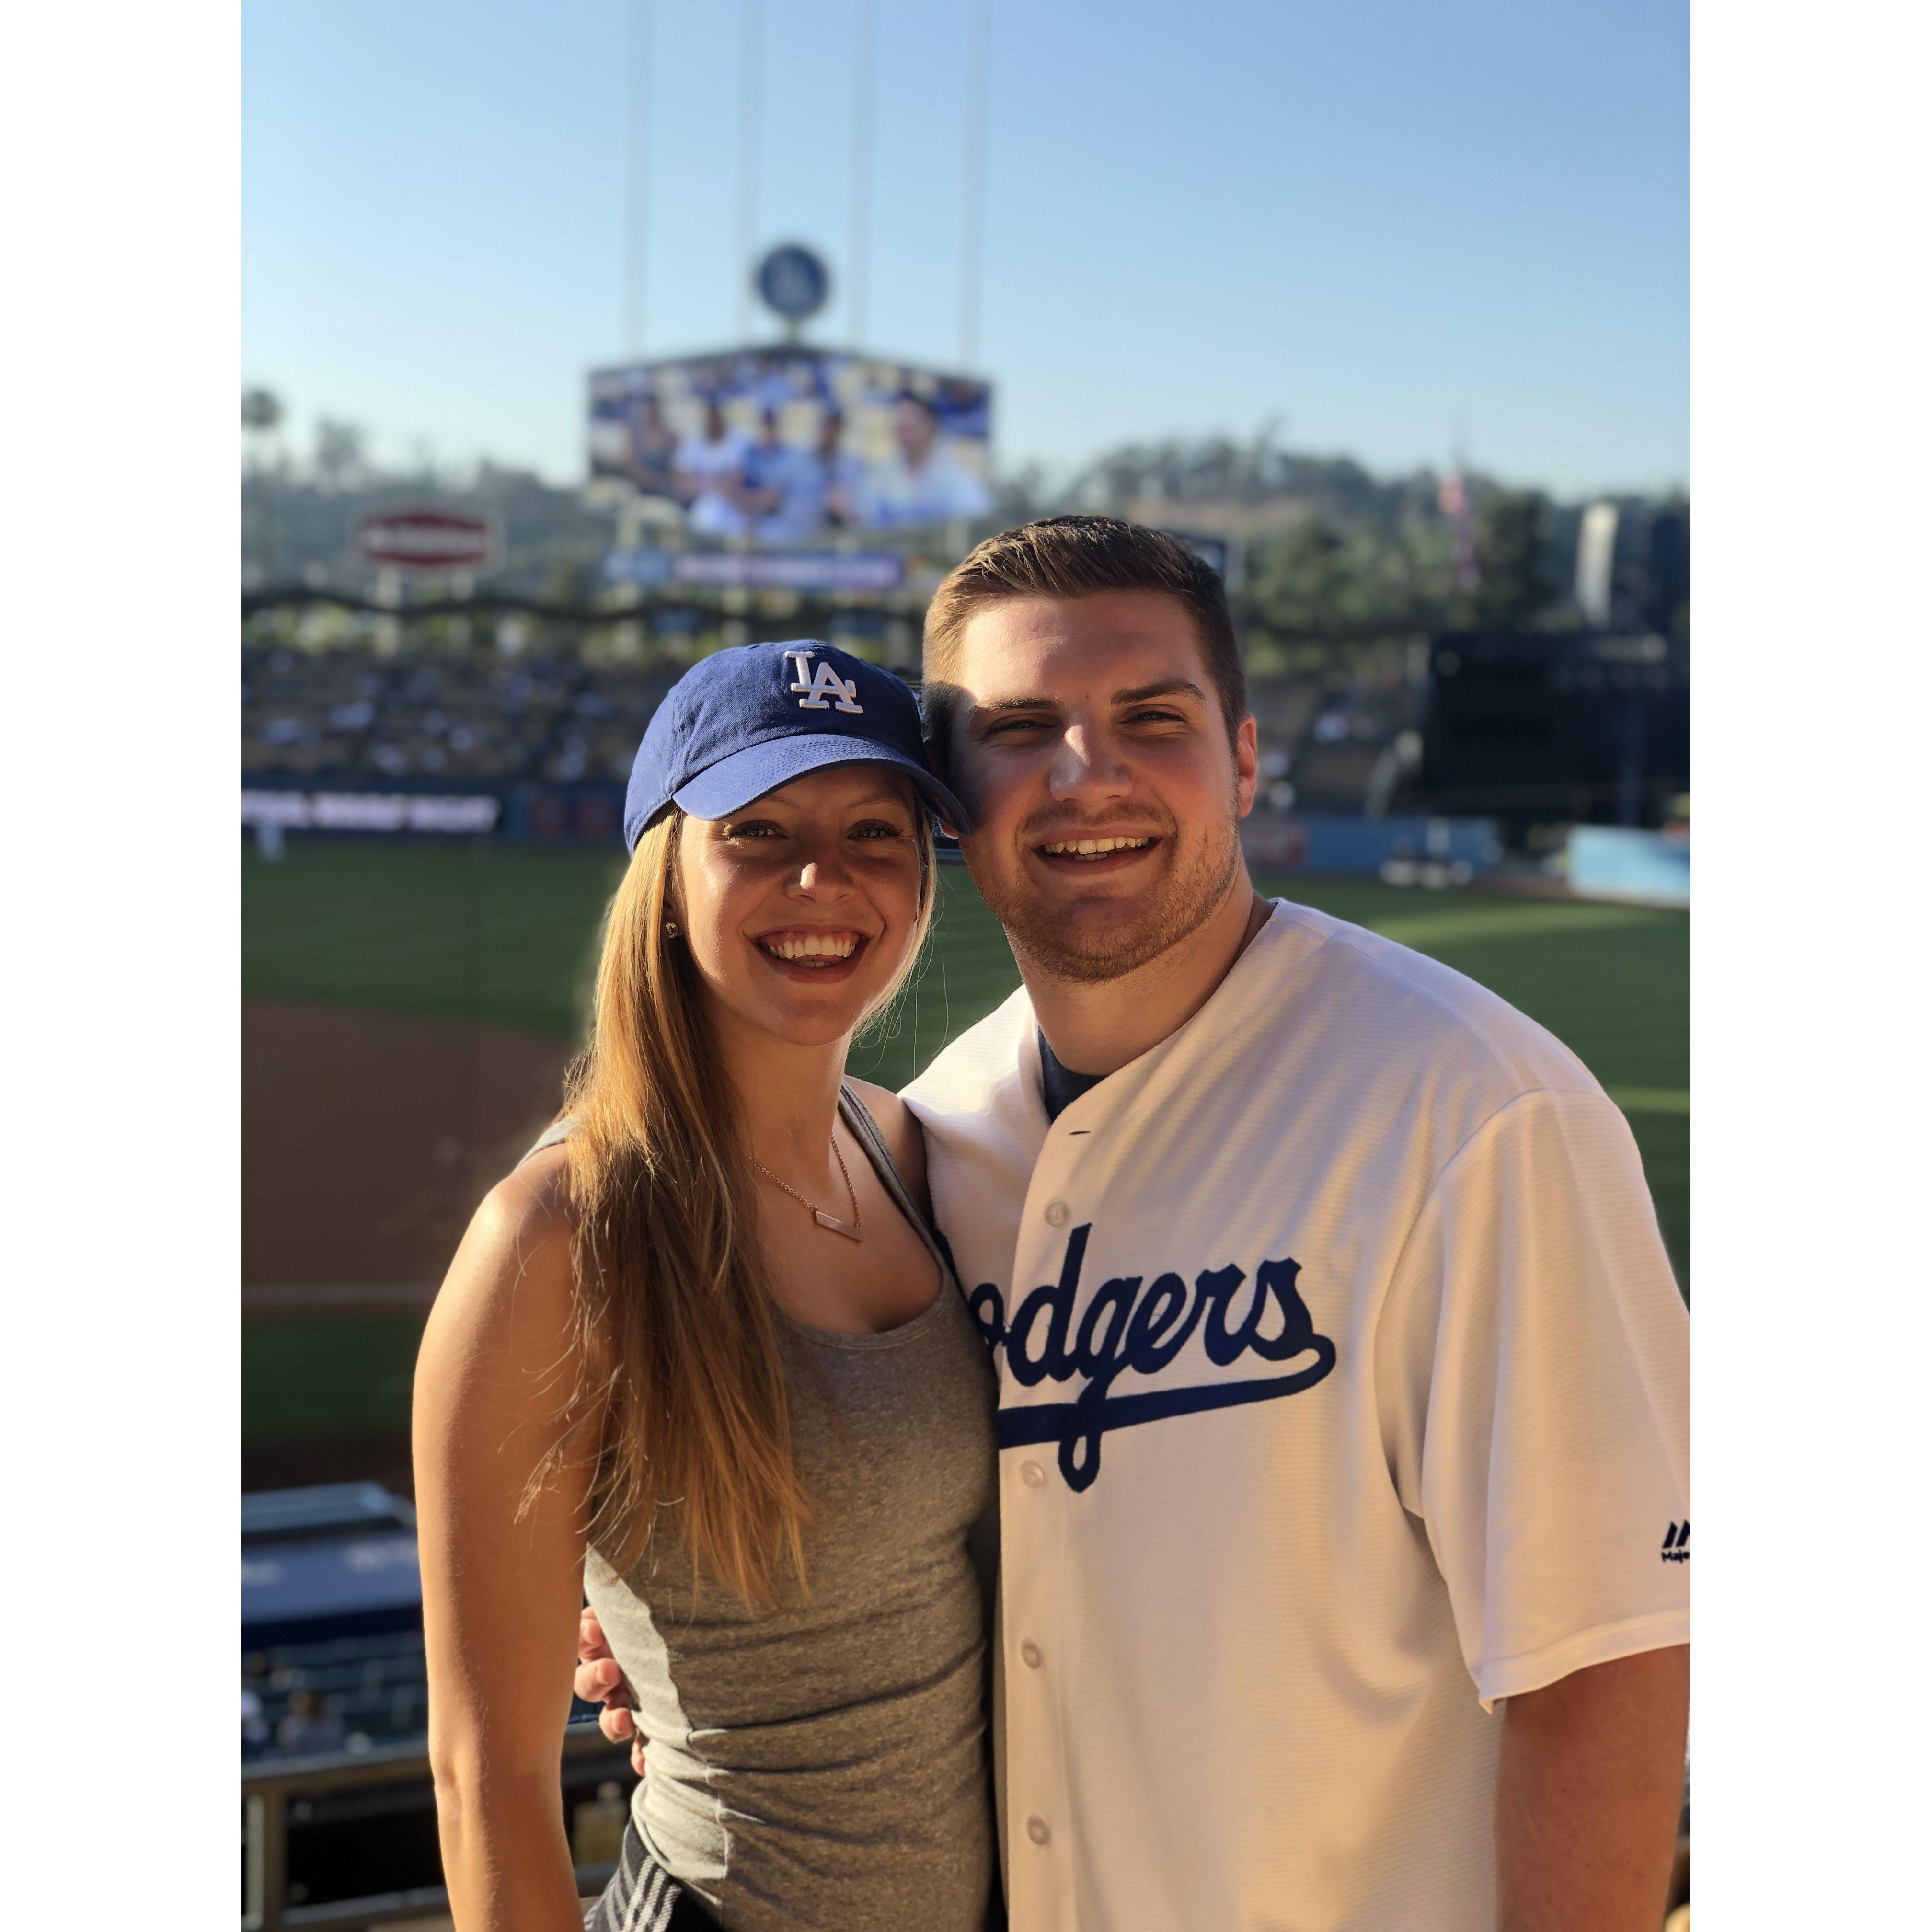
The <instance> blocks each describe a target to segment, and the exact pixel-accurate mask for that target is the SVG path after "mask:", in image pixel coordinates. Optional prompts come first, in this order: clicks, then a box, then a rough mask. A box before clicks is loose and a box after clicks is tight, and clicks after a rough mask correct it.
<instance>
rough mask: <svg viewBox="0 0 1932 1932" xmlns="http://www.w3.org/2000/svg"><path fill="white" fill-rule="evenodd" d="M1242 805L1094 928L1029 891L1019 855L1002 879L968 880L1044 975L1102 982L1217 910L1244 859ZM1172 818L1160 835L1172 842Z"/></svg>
mask: <svg viewBox="0 0 1932 1932" xmlns="http://www.w3.org/2000/svg"><path fill="white" fill-rule="evenodd" d="M1239 809H1240V807H1239V803H1238V801H1237V802H1235V811H1232V812H1231V813H1230V814H1229V817H1228V818H1227V819H1226V821H1225V822H1224V823H1223V826H1222V828H1221V834H1220V836H1219V837H1218V838H1211V839H1209V840H1208V841H1205V843H1204V844H1202V847H1201V848H1200V850H1199V853H1197V854H1196V856H1195V857H1194V859H1193V860H1192V861H1191V862H1189V863H1188V864H1187V866H1186V868H1185V869H1184V870H1181V871H1175V870H1172V869H1170V870H1169V872H1168V873H1167V874H1166V877H1164V878H1163V880H1161V882H1160V883H1159V884H1158V885H1157V886H1155V887H1154V889H1153V892H1152V894H1151V896H1150V897H1147V898H1142V899H1140V900H1138V901H1127V902H1125V903H1124V904H1122V906H1121V910H1120V913H1119V914H1118V916H1117V918H1116V919H1114V920H1113V921H1111V922H1109V923H1108V924H1107V925H1106V927H1105V929H1103V930H1102V931H1100V932H1094V933H1091V934H1088V935H1082V933H1081V932H1079V929H1078V928H1077V927H1076V926H1075V925H1074V924H1073V922H1072V921H1070V920H1068V919H1066V918H1064V916H1062V915H1060V914H1058V913H1055V912H1054V910H1052V908H1051V907H1049V906H1047V905H1046V904H1043V902H1042V901H1041V900H1040V898H1038V896H1037V895H1036V894H1035V893H1034V892H1033V890H1032V889H1031V886H1030V884H1029V883H1028V878H1027V874H1026V871H1025V861H1024V860H1022V861H1021V862H1020V864H1019V866H1018V867H1017V868H1016V870H1015V871H1014V873H1013V875H1012V880H1013V882H1012V883H1011V885H1009V884H1008V883H1007V880H1006V879H1004V878H1001V879H986V878H982V877H980V876H979V874H978V873H977V872H975V873H974V879H973V883H974V884H975V885H976V886H978V887H979V889H980V897H981V898H983V899H984V900H985V901H986V904H987V905H988V907H989V908H990V909H991V910H992V913H993V916H994V917H995V918H996V919H998V921H999V922H1000V923H1001V926H1004V927H1005V928H1006V932H1007V939H1008V941H1010V944H1012V947H1013V951H1014V952H1015V953H1016V954H1017V955H1019V956H1020V957H1021V958H1022V959H1025V960H1026V961H1027V962H1029V963H1030V964H1031V965H1034V966H1035V967H1037V968H1038V969H1039V970H1040V971H1041V972H1042V973H1043V974H1046V976H1047V977H1049V978H1050V979H1055V980H1070V981H1073V982H1074V983H1076V984H1079V985H1083V986H1099V985H1102V984H1103V983H1106V981H1108V980H1121V979H1124V978H1126V977H1127V975H1128V974H1130V973H1135V972H1138V971H1139V970H1140V968H1142V967H1143V966H1146V965H1150V964H1151V963H1152V962H1154V960H1157V959H1160V957H1161V956H1162V955H1163V953H1169V952H1171V951H1172V950H1173V949H1174V948H1175V947H1177V946H1178V945H1180V944H1181V943H1182V941H1184V940H1187V939H1188V938H1192V937H1193V935H1194V934H1195V933H1196V932H1199V931H1200V929H1202V926H1205V925H1206V924H1207V923H1208V921H1209V920H1210V919H1212V918H1213V917H1214V915H1215V913H1217V912H1218V911H1219V910H1220V908H1221V906H1222V904H1223V902H1224V901H1225V900H1226V898H1227V896H1228V892H1229V888H1230V887H1231V886H1232V885H1233V883H1234V882H1235V878H1236V877H1237V875H1238V874H1239V872H1240V870H1241V831H1240V820H1239V818H1238V817H1237V816H1236V815H1235V814H1236V813H1238V811H1239ZM1174 834H1175V827H1174V825H1173V823H1172V820H1170V821H1169V825H1168V827H1167V829H1166V832H1164V834H1163V841H1164V842H1165V843H1166V845H1167V847H1168V849H1169V850H1170V851H1173V850H1175V849H1176V844H1177V841H1176V840H1175V835H1174Z"/></svg>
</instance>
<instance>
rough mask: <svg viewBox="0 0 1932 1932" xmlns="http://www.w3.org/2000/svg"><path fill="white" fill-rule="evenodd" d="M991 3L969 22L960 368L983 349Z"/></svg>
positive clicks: (977, 2) (984, 2) (980, 3)
mask: <svg viewBox="0 0 1932 1932" xmlns="http://www.w3.org/2000/svg"><path fill="white" fill-rule="evenodd" d="M992 13H993V7H992V0H971V10H970V12H969V13H968V17H967V22H966V152H965V166H964V168H963V169H962V179H961V182H960V205H959V366H960V368H962V369H970V368H972V366H973V364H974V360H975V359H976V358H977V356H978V354H979V351H980V257H981V256H982V255H983V253H984V250H983V246H982V230H983V229H984V227H985V226H986V60H987V52H988V47H989V42H990V41H991V40H992Z"/></svg>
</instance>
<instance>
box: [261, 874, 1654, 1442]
mask: <svg viewBox="0 0 1932 1932" xmlns="http://www.w3.org/2000/svg"><path fill="white" fill-rule="evenodd" d="M621 868H622V861H621V859H619V858H616V857H612V856H584V855H582V854H577V853H533V852H517V851H509V850H500V849H496V848H493V847H488V846H485V845H480V844H479V845H476V846H466V847H437V846H429V845H416V846H384V845H380V844H373V843H372V844H314V845H311V844H302V843H300V842H296V843H293V844H291V845H290V847H289V850H288V853H287V856H286V858H285V859H284V860H283V861H282V862H281V863H280V864H279V865H267V864H265V863H263V862H262V860H261V859H259V858H258V857H257V856H256V855H255V854H254V853H253V852H252V851H248V852H247V853H246V854H245V859H244V891H243V900H242V905H243V918H242V983H243V990H244V993H245V997H247V998H250V999H260V1000H290V1001H316V1002H319V1003H322V1004H335V1005H341V1006H348V1007H359V1008H363V1009H365V1010H374V1011H378V1012H386V1013H420V1014H422V1015H425V1016H430V1017H433V1018H437V1019H455V1020H472V1021H475V1022H478V1023H479V1024H481V1025H490V1026H499V1027H507V1028H515V1029H518V1030H520V1031H525V1032H529V1033H536V1034H546V1035H550V1036H553V1037H558V1038H562V1039H570V1038H574V1037H576V1035H577V1031H578V1030H579V1028H580V1024H581V1015H582V1012H583V998H584V992H585V989H586V986H587V984H588V980H589V968H590V963H591V960H592V955H593V953H594V950H595V943H596V936H597V928H598V918H599V916H600V914H601V911H602V909H603V906H604V901H605V900H606V899H607V897H608V896H609V894H610V889H611V887H612V886H613V884H614V883H615V881H616V877H617V876H618V874H619V871H620V870H621ZM941 876H942V880H943V884H944V895H943V898H942V900H941V907H940V911H939V916H938V921H937V922H936V926H935V936H934V941H933V944H932V947H931V948H930V949H929V953H928V955H927V957H926V959H925V961H924V962H923V963H922V966H921V968H919V973H918V975H917V977H916V980H915V981H914V983H913V986H912V987H911V989H910V991H909V992H908V993H907V995H906V996H905V997H904V999H903V1000H902V1001H901V1003H900V1006H899V1007H898V1010H897V1011H896V1012H895V1013H894V1014H893V1015H892V1016H891V1017H890V1019H889V1022H887V1023H886V1025H884V1026H883V1028H881V1029H880V1031H879V1033H878V1034H877V1036H876V1037H874V1038H873V1039H871V1040H868V1041H867V1042H865V1043H862V1045H861V1046H860V1047H859V1049H857V1050H856V1052H855V1054H854V1056H853V1072H854V1073H858V1074H859V1075H862V1076H864V1077H865V1078H866V1079H872V1080H877V1081H880V1082H883V1083H884V1084H886V1085H892V1086H897V1085H903V1084H904V1082H905V1081H907V1079H910V1078H911V1076H913V1073H916V1071H917V1070H919V1068H920V1067H923V1066H924V1065H925V1064H926V1062H927V1061H929V1060H930V1059H931V1058H932V1057H933V1055H935V1053H937V1052H938V1050H939V1049H940V1048H941V1046H944V1044H945V1043H946V1042H947V1040H950V1038H952V1037H953V1036H954V1035H956V1034H959V1033H960V1032H962V1031H964V1030H965V1028H967V1027H969V1026H971V1025H972V1024H973V1022H974V1021H976V1020H977V1019H980V1017H981V1016H983V1015H984V1014H986V1013H988V1012H989V1011H990V1010H992V1008H993V1007H995V1006H997V1005H998V1004H999V1002H1000V1001H1001V1000H1002V999H1004V998H1005V997H1006V996H1007V994H1008V993H1009V992H1011V991H1012V990H1013V988H1014V987H1015V986H1017V985H1018V984H1019V976H1018V974H1016V971H1015V970H1014V968H1013V956H1012V955H1011V953H1010V952H1009V951H1008V950H1007V944H1006V941H1005V939H1004V937H1003V936H1002V935H1001V932H1000V929H999V928H998V925H997V924H996V923H995V921H994V920H993V919H992V916H991V915H990V914H989V913H988V912H987V911H986V908H985V907H984V906H983V905H982V904H981V903H980V899H979V896H978V895H977V893H976V892H974V889H973V887H972V884H971V881H970V880H968V878H967V877H966V875H965V872H964V871H962V870H958V869H955V868H947V870H946V871H944V873H943V874H942V875H941ZM1257 883H1259V885H1260V886H1261V888H1262V890H1263V891H1264V892H1271V893H1275V894H1279V895H1281V896H1283V897H1286V898H1292V899H1296V900H1298V901H1301V903H1303V904H1307V905H1313V906H1318V907H1321V908H1322V910H1324V911H1325V912H1329V913H1333V914H1334V915H1335V916H1337V917H1338V918H1340V919H1349V920H1352V921H1353V922H1355V923H1357V924H1359V925H1362V926H1370V927H1373V929H1375V930H1376V931H1377V932H1382V933H1385V934H1386V935H1388V937H1389V938H1391V939H1396V940H1399V941H1401V942H1402V943H1403V944H1405V945H1408V946H1413V947H1416V948H1417V949H1418V950H1419V951H1421V952H1424V953H1429V954H1430V955H1432V956H1434V957H1436V958H1437V959H1441V960H1442V961H1444V962H1445V963H1446V964H1448V965H1451V966H1453V967H1454V968H1456V969H1457V971H1459V972H1463V973H1466V974H1469V976H1470V977H1471V978H1472V979H1475V980H1479V981H1481V983H1483V984H1484V986H1489V987H1490V988H1492V989H1493V990H1494V991H1496V992H1498V993H1499V994H1500V995H1502V997H1503V998H1505V999H1506V1000H1508V1001H1510V1002H1511V1004H1513V1005H1515V1006H1517V1007H1520V1008H1522V1010H1523V1011H1524V1012H1525V1013H1529V1015H1530V1016H1532V1018H1534V1019H1538V1020H1540V1021H1541V1022H1542V1023H1543V1024H1544V1025H1546V1026H1547V1027H1548V1028H1550V1030H1551V1031H1553V1033H1555V1034H1557V1035H1558V1037H1559V1038H1561V1039H1562V1040H1564V1041H1565V1043H1567V1044H1568V1046H1571V1048H1572V1049H1574V1051H1575V1052H1577V1054H1578V1055H1580V1057H1581V1058H1582V1059H1583V1061H1584V1062H1585V1063H1586V1064H1587V1065H1588V1066H1589V1067H1590V1069H1591V1070H1592V1072H1593V1073H1595V1074H1596V1076H1597V1077H1598V1079H1601V1081H1602V1082H1604V1085H1605V1086H1606V1087H1607V1088H1609V1089H1610V1091H1611V1093H1612V1094H1613V1097H1615V1098H1616V1100H1618V1102H1619V1104H1620V1105H1621V1106H1623V1108H1624V1109H1625V1112H1626V1113H1627V1114H1628V1116H1629V1118H1630V1121H1631V1127H1632V1129H1633V1130H1634V1132H1635V1133H1636V1136H1637V1144H1638V1145H1639V1147H1640V1148H1641V1149H1642V1151H1643V1160H1644V1166H1645V1171H1646V1173H1647V1174H1648V1175H1649V1180H1650V1185H1651V1190H1652V1195H1653V1196H1654V1197H1655V1200H1656V1203H1657V1209H1658V1220H1659V1222H1660V1223H1661V1226H1662V1227H1663V1229H1664V1238H1665V1240H1666V1241H1667V1244H1668V1245H1669V1247H1670V1251H1671V1255H1672V1257H1673V1261H1674V1262H1675V1263H1676V1268H1677V1271H1678V1276H1679V1280H1681V1281H1682V1282H1684V1283H1685V1284H1686V1286H1687V1289H1688V1283H1689V1280H1690V1233H1691V1199H1690V1193H1691V1190H1690V1178H1691V1175H1690V1167H1691V1158H1690V1156H1691V1103H1690V1068H1691V1043H1690V920H1689V919H1688V916H1685V915H1684V914H1682V913H1670V912H1661V911H1654V910H1648V909H1645V908H1640V907H1619V906H1601V905H1584V904H1570V903H1568V902H1565V901H1548V900H1540V899H1520V898H1505V897H1502V896H1500V895H1487V894H1483V893H1481V892H1459V893H1455V894H1440V895H1436V894H1425V893H1421V892H1412V891H1402V890H1399V889H1396V888H1394V887H1391V886H1384V885H1381V884H1379V883H1374V882H1372V881H1366V880H1327V879H1310V878H1292V879H1290V878H1285V877H1266V876H1264V877H1260V878H1259V879H1258V880H1257ZM419 1326H420V1324H419V1323H418V1322H416V1321H415V1320H414V1319H413V1318H410V1317H395V1318H387V1317H383V1318H359V1319H358V1320H357V1321H356V1322H355V1323H353V1324H344V1323H329V1322H314V1323H311V1322H307V1321H296V1320H294V1319H291V1318H287V1317H281V1316H277V1317H265V1318H263V1319H258V1320H254V1321H251V1322H248V1323H246V1324H245V1337H244V1356H243V1361H244V1406H245V1428H246V1430H247V1433H248V1436H249V1437H250V1439H251V1440H268V1439H284V1440H286V1439H290V1437H293V1436H300V1435H304V1434H308V1433H362V1432H374V1431H377V1430H381V1429H383V1428H395V1429H401V1428H403V1427H407V1415H408V1383H407V1364H408V1362H409V1361H410V1358H411V1356H412V1355H413V1348H414V1339H415V1335H416V1331H417V1329H418V1328H419ZM325 1330H326V1331H329V1332H328V1333H327V1334H323V1331H325ZM303 1331H310V1340H308V1342H305V1340H304V1339H303Z"/></svg>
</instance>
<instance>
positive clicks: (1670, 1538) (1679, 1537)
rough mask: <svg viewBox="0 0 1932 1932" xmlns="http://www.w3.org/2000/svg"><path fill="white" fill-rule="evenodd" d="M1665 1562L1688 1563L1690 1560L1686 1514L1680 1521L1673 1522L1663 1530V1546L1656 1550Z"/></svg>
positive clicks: (1689, 1528)
mask: <svg viewBox="0 0 1932 1932" xmlns="http://www.w3.org/2000/svg"><path fill="white" fill-rule="evenodd" d="M1658 1555H1659V1556H1661V1557H1662V1558H1663V1559H1664V1562H1667V1563H1688V1562H1690V1560H1691V1519H1690V1518H1689V1517H1688V1516H1687V1517H1685V1519H1684V1520H1683V1521H1682V1523H1673V1524H1672V1525H1671V1526H1670V1528H1669V1529H1667V1530H1666V1531H1665V1532H1664V1547H1663V1548H1662V1549H1661V1550H1659V1551H1658Z"/></svg>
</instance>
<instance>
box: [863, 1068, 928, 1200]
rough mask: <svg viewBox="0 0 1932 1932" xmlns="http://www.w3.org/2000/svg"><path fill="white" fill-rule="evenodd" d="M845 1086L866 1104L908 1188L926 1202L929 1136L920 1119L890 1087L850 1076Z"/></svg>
mask: <svg viewBox="0 0 1932 1932" xmlns="http://www.w3.org/2000/svg"><path fill="white" fill-rule="evenodd" d="M845 1084H846V1085H847V1086H848V1087H849V1088H851V1090H852V1091H853V1093H855V1094H857V1095H858V1097H859V1099H860V1100H862V1101H863V1102H864V1103H865V1111H866V1112H867V1113H868V1114H870V1115H871V1117H872V1118H873V1119H874V1121H877V1123H878V1127H879V1132H880V1134H881V1135H883V1136H884V1139H885V1143H886V1148H887V1151H889V1153H890V1154H891V1155H892V1165H893V1166H895V1167H896V1168H897V1169H898V1171H899V1173H900V1175H901V1178H903V1179H904V1182H905V1184H906V1185H907V1187H909V1188H910V1189H911V1190H912V1192H913V1197H914V1198H915V1199H919V1200H923V1199H924V1198H925V1195H926V1135H925V1132H924V1130H922V1128H921V1127H920V1126H919V1121H918V1118H917V1117H916V1115H914V1114H913V1111H912V1109H910V1107H908V1106H907V1105H906V1103H904V1101H903V1100H901V1099H900V1098H899V1097H898V1095H897V1094H895V1093H894V1092H892V1090H891V1089H890V1088H887V1087H875V1086H874V1085H873V1084H872V1083H871V1081H869V1080H854V1079H852V1078H851V1077H850V1076H849V1075H848V1076H847V1078H846V1082H845Z"/></svg>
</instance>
